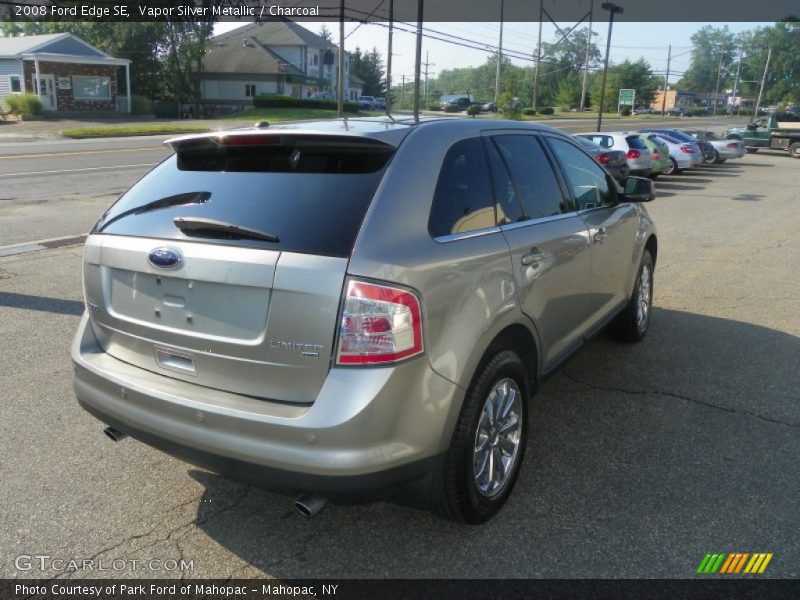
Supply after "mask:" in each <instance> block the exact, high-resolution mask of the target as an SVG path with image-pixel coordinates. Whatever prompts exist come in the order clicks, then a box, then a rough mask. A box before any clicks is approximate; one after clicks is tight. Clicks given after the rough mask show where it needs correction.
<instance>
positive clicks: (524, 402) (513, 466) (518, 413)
mask: <svg viewBox="0 0 800 600" xmlns="http://www.w3.org/2000/svg"><path fill="white" fill-rule="evenodd" d="M529 394H530V390H529V388H528V377H527V373H526V370H525V366H524V364H523V363H522V360H521V359H520V357H519V355H517V354H516V353H515V352H513V351H511V350H501V351H499V352H498V353H497V354H495V355H494V357H492V358H491V360H489V362H488V363H483V364H481V366H479V367H478V371H477V372H476V375H475V377H474V378H473V380H472V384H471V385H470V387H469V390H468V391H467V395H466V397H465V398H464V405H463V406H462V407H461V414H460V415H459V417H458V421H457V422H456V428H455V431H454V432H453V438H452V440H451V441H450V448H449V449H448V451H447V454H446V457H445V466H444V482H443V483H444V486H443V490H442V496H441V498H440V500H439V503H438V505H437V506H435V508H434V510H435V512H436V513H437V514H439V515H441V516H443V517H446V518H448V519H452V520H454V521H458V522H461V523H469V524H472V525H478V524H481V523H485V522H486V521H488V520H489V519H491V518H492V517H493V516H494V515H495V514H496V513H497V511H499V510H500V509H501V508H502V506H503V505H504V504H505V503H506V500H508V497H509V496H510V495H511V490H512V489H513V488H514V484H515V483H516V480H517V476H518V475H519V469H520V465H521V464H522V459H523V457H524V455H525V446H526V444H527V441H528V435H527V431H528V423H527V421H528V407H529ZM495 411H496V412H495ZM503 415H505V416H503ZM484 458H485V459H486V460H485V462H484Z"/></svg>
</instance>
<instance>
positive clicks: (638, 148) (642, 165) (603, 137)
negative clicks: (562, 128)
mask: <svg viewBox="0 0 800 600" xmlns="http://www.w3.org/2000/svg"><path fill="white" fill-rule="evenodd" d="M575 135H579V136H580V137H582V138H586V139H587V140H589V141H591V142H594V143H595V144H597V145H598V146H600V147H601V148H607V149H613V150H622V151H623V152H625V157H626V159H627V161H628V166H629V167H630V172H631V175H637V176H641V177H647V176H648V175H649V174H650V169H651V167H652V165H651V161H650V149H649V148H648V147H647V144H645V143H644V141H643V140H642V139H640V138H639V134H638V133H631V132H627V131H602V132H600V131H594V132H588V133H577V134H575Z"/></svg>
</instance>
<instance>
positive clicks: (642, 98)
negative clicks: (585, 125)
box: [592, 58, 660, 112]
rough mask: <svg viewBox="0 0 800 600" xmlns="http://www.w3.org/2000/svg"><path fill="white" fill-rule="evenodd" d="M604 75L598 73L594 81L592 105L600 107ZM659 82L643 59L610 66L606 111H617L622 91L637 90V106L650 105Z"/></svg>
mask: <svg viewBox="0 0 800 600" xmlns="http://www.w3.org/2000/svg"><path fill="white" fill-rule="evenodd" d="M602 75H603V74H602V73H597V74H596V75H595V77H594V78H593V79H592V104H594V105H596V106H598V107H599V105H600V90H601V87H602V79H603V77H602ZM659 81H660V78H659V77H656V76H655V75H653V69H652V68H651V67H650V64H649V63H648V62H647V61H646V60H644V59H643V58H640V59H639V60H637V61H635V62H631V61H630V60H625V61H623V62H621V63H619V64H617V65H610V66H609V67H608V80H607V81H606V95H605V109H606V110H607V111H609V112H614V111H616V109H617V102H618V100H619V91H620V90H621V89H634V90H636V100H635V102H636V104H639V103H642V104H649V103H650V102H651V101H652V99H653V93H654V92H655V90H656V88H657V87H658V84H659Z"/></svg>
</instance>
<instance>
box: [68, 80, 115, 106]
mask: <svg viewBox="0 0 800 600" xmlns="http://www.w3.org/2000/svg"><path fill="white" fill-rule="evenodd" d="M72 96H73V98H75V99H76V100H111V78H110V77H86V76H83V75H73V76H72Z"/></svg>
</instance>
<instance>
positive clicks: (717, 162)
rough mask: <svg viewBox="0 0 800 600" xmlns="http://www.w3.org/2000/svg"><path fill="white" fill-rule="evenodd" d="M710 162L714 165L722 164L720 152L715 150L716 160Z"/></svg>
mask: <svg viewBox="0 0 800 600" xmlns="http://www.w3.org/2000/svg"><path fill="white" fill-rule="evenodd" d="M709 162H711V163H714V164H715V165H718V164H720V163H721V162H722V159H721V158H720V157H719V152H717V151H716V150H714V160H711V161H709Z"/></svg>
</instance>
